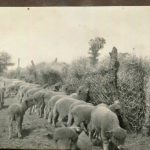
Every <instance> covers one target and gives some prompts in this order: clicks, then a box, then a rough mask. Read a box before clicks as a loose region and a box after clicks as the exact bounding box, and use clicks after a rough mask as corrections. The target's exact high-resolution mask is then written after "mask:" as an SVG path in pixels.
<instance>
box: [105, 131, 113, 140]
mask: <svg viewBox="0 0 150 150" xmlns="http://www.w3.org/2000/svg"><path fill="white" fill-rule="evenodd" d="M105 135H106V137H108V138H111V137H112V135H113V131H112V130H110V131H106V132H105Z"/></svg>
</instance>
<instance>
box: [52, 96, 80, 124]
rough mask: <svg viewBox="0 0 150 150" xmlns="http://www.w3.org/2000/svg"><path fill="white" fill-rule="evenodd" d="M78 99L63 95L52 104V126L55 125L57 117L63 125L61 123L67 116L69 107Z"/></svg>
mask: <svg viewBox="0 0 150 150" xmlns="http://www.w3.org/2000/svg"><path fill="white" fill-rule="evenodd" d="M79 101H80V100H77V99H74V98H71V97H63V98H61V99H59V100H58V101H57V102H56V103H55V106H54V109H53V123H52V125H53V126H56V121H57V118H58V117H59V118H58V121H59V122H60V123H61V125H62V126H64V124H63V122H62V121H63V120H64V119H65V118H66V117H68V114H69V107H70V106H71V105H72V104H73V103H75V102H79Z"/></svg>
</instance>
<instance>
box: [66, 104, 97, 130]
mask: <svg viewBox="0 0 150 150" xmlns="http://www.w3.org/2000/svg"><path fill="white" fill-rule="evenodd" d="M94 108H95V106H93V105H92V104H90V103H88V104H86V103H85V104H81V105H76V106H74V107H73V108H72V109H71V110H70V112H69V113H70V118H71V120H73V121H74V122H73V126H79V127H81V126H82V127H83V128H84V130H85V131H86V132H87V131H88V125H89V123H90V121H91V112H92V110H93V109H94ZM70 122H71V123H70V124H68V125H70V126H71V125H72V121H70Z"/></svg>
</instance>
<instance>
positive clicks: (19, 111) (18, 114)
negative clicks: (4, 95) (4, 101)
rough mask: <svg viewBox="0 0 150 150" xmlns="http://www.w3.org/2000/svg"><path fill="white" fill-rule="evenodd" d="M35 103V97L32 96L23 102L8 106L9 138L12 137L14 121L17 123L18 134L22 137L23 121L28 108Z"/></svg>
mask: <svg viewBox="0 0 150 150" xmlns="http://www.w3.org/2000/svg"><path fill="white" fill-rule="evenodd" d="M34 104H35V101H34V99H33V97H30V98H28V99H26V100H24V101H23V102H22V104H17V103H15V104H12V105H10V106H9V108H8V118H9V139H11V138H12V130H13V128H12V126H13V121H16V124H17V134H18V138H21V137H22V122H23V117H24V114H25V112H26V110H27V109H28V108H29V107H31V106H32V105H34Z"/></svg>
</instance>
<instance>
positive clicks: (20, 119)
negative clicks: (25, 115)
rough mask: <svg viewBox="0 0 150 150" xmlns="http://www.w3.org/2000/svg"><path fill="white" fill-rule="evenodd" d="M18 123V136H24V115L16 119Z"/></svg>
mask: <svg viewBox="0 0 150 150" xmlns="http://www.w3.org/2000/svg"><path fill="white" fill-rule="evenodd" d="M16 123H17V134H18V138H22V134H21V130H22V117H18V118H17V120H16Z"/></svg>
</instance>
